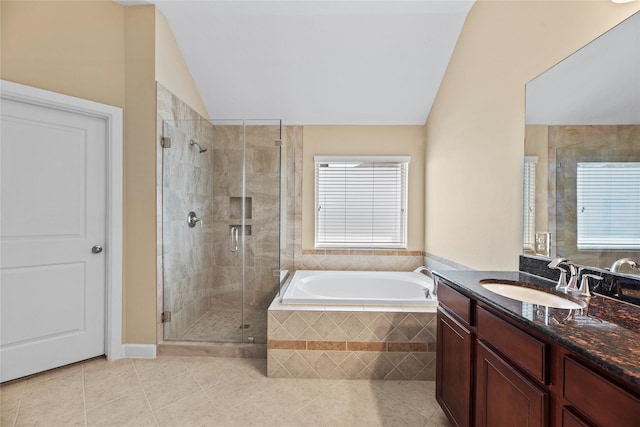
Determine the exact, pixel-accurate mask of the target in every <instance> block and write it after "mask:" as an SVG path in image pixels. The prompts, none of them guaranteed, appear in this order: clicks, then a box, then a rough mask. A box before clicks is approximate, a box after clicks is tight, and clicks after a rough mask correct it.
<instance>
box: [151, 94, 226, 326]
mask: <svg viewBox="0 0 640 427" xmlns="http://www.w3.org/2000/svg"><path fill="white" fill-rule="evenodd" d="M157 100H158V102H157V122H158V136H159V137H161V136H164V137H169V138H171V147H170V148H162V146H161V141H158V150H157V153H158V155H157V171H158V172H157V174H158V175H157V182H158V185H157V189H158V193H157V203H158V206H157V212H158V221H157V223H158V240H159V245H162V246H161V247H160V246H159V247H158V267H159V275H158V280H159V283H160V286H162V288H161V292H159V296H161V295H163V296H164V308H163V309H161V310H159V311H163V310H164V311H170V312H171V314H172V319H171V322H170V323H167V324H166V325H167V330H166V334H165V336H167V337H172V338H175V337H179V336H180V335H181V334H182V333H183V332H184V331H185V330H186V329H187V328H188V327H189V326H191V325H192V324H193V323H194V322H195V321H196V320H197V319H199V318H200V317H201V316H202V315H203V314H204V313H206V312H207V311H208V310H209V309H210V308H211V303H212V296H213V286H212V284H213V277H214V276H213V275H214V270H213V262H212V260H213V259H215V255H214V247H213V244H212V236H213V221H212V219H213V216H214V205H213V203H212V201H211V198H210V196H209V195H210V194H211V192H212V189H213V174H212V167H211V166H212V164H213V150H211V146H210V142H209V141H211V139H212V136H213V126H211V125H210V124H209V122H207V121H205V120H202V117H201V116H200V115H198V114H197V113H196V112H195V111H194V110H192V109H191V108H190V107H189V106H187V105H186V104H185V103H184V102H182V101H181V100H180V99H178V98H177V97H175V96H174V95H173V94H172V93H171V92H169V91H168V90H167V89H165V88H164V87H162V86H161V85H159V84H158V86H157ZM191 140H194V141H196V142H198V144H200V145H201V146H202V147H203V148H208V151H207V152H204V153H200V152H199V150H198V149H197V148H196V147H195V146H193V147H192V146H190V145H189V142H190V141H191ZM163 156H164V161H163ZM163 201H164V203H163ZM190 211H193V212H195V213H196V214H197V216H198V217H199V218H201V219H202V222H201V223H200V224H198V225H197V226H196V227H195V228H190V227H188V225H187V221H186V218H187V214H188V213H189V212H190ZM163 253H164V257H163V256H162V254H163ZM163 270H164V276H163V274H162V272H163ZM159 303H162V300H161V299H160V298H159ZM160 332H161V331H160Z"/></svg>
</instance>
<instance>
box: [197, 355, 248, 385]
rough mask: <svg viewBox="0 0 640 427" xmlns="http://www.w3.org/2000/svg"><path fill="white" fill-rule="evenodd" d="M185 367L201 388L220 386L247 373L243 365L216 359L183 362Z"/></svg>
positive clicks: (228, 360) (224, 359)
mask: <svg viewBox="0 0 640 427" xmlns="http://www.w3.org/2000/svg"><path fill="white" fill-rule="evenodd" d="M185 366H186V368H187V370H188V371H189V372H190V373H191V375H193V378H195V380H196V381H197V382H198V383H199V384H200V385H201V386H202V387H203V388H208V387H211V386H213V385H216V384H220V383H222V382H225V381H227V380H229V379H231V378H234V377H236V376H238V375H240V374H241V373H243V372H245V371H247V369H246V367H245V365H243V364H240V363H238V362H236V361H233V360H230V359H226V358H216V357H211V358H206V359H205V358H198V359H196V360H185Z"/></svg>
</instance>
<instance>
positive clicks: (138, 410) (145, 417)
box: [87, 395, 157, 427]
mask: <svg viewBox="0 0 640 427" xmlns="http://www.w3.org/2000/svg"><path fill="white" fill-rule="evenodd" d="M156 425H157V424H156V420H155V418H154V416H153V413H152V412H151V408H149V404H148V402H147V400H146V399H145V398H144V395H138V396H135V397H131V396H127V397H122V398H120V399H117V400H114V401H111V402H110V403H108V404H106V405H102V406H97V407H95V408H92V409H87V426H110V427H113V426H156Z"/></svg>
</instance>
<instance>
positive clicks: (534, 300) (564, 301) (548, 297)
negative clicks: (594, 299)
mask: <svg viewBox="0 0 640 427" xmlns="http://www.w3.org/2000/svg"><path fill="white" fill-rule="evenodd" d="M504 282H505V281H493V280H482V281H481V282H480V284H481V285H482V287H483V288H485V289H486V290H488V291H491V292H493V293H495V294H498V295H502V296H503V297H507V298H511V299H514V300H516V301H522V302H528V303H531V304H538V305H545V306H547V307H552V308H564V309H573V310H575V309H581V308H585V307H586V306H587V304H586V303H585V302H583V301H579V300H575V301H574V300H571V299H569V298H566V297H563V296H560V295H556V294H552V293H549V292H545V291H542V290H538V289H533V288H529V287H526V286H523V285H522V284H519V282H511V283H504Z"/></svg>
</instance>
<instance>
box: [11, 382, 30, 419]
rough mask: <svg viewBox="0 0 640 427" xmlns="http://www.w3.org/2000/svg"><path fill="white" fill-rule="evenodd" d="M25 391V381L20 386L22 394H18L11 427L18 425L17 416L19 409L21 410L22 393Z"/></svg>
mask: <svg viewBox="0 0 640 427" xmlns="http://www.w3.org/2000/svg"><path fill="white" fill-rule="evenodd" d="M25 391H27V381H25V382H24V385H23V386H22V392H21V393H20V399H19V400H18V407H17V408H16V413H15V414H14V415H13V423H12V424H11V425H12V426H15V425H16V424H17V423H18V414H19V413H20V409H21V408H22V398H23V397H24V393H25Z"/></svg>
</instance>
